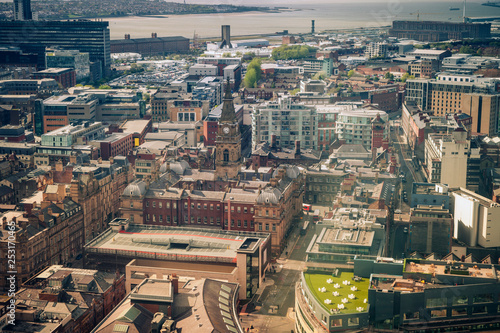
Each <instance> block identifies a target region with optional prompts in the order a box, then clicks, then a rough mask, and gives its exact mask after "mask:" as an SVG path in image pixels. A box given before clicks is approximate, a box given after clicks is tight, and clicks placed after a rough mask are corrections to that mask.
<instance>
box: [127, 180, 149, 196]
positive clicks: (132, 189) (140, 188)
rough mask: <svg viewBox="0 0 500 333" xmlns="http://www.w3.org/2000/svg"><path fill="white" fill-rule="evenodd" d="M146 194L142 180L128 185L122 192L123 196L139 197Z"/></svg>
mask: <svg viewBox="0 0 500 333" xmlns="http://www.w3.org/2000/svg"><path fill="white" fill-rule="evenodd" d="M144 194H146V184H145V183H144V181H142V180H135V181H134V182H132V183H130V184H128V186H127V187H125V190H124V191H123V196H129V197H141V196H143V195H144Z"/></svg>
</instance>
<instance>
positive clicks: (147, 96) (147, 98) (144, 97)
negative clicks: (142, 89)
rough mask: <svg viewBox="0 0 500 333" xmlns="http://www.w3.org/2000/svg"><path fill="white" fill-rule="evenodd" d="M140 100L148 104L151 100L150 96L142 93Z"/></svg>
mask: <svg viewBox="0 0 500 333" xmlns="http://www.w3.org/2000/svg"><path fill="white" fill-rule="evenodd" d="M142 99H144V100H145V101H146V103H149V101H150V100H151V95H150V94H149V93H144V94H142Z"/></svg>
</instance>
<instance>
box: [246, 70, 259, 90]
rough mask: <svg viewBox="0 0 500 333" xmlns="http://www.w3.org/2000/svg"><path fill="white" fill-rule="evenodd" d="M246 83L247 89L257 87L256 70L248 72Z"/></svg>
mask: <svg viewBox="0 0 500 333" xmlns="http://www.w3.org/2000/svg"><path fill="white" fill-rule="evenodd" d="M244 83H245V87H247V88H255V87H256V86H257V72H256V70H255V69H254V68H250V69H248V70H247V73H246V74H245V79H244Z"/></svg>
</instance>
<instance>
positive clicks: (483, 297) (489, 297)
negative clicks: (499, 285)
mask: <svg viewBox="0 0 500 333" xmlns="http://www.w3.org/2000/svg"><path fill="white" fill-rule="evenodd" d="M473 302H474V303H491V302H493V294H477V295H474V298H473Z"/></svg>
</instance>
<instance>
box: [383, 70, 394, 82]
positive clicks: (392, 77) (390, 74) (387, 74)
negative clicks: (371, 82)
mask: <svg viewBox="0 0 500 333" xmlns="http://www.w3.org/2000/svg"><path fill="white" fill-rule="evenodd" d="M384 77H385V78H386V79H388V80H391V81H392V80H394V74H392V73H391V72H387V73H385V75H384Z"/></svg>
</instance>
